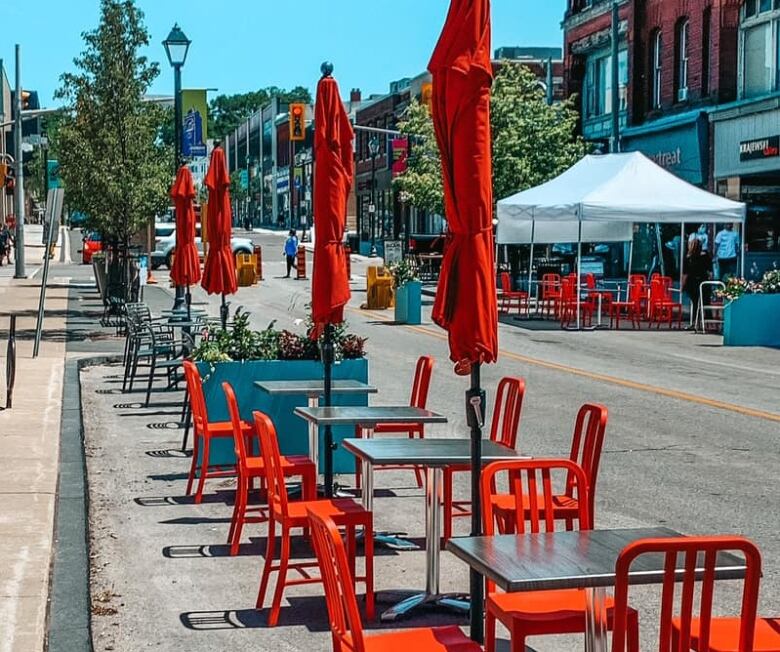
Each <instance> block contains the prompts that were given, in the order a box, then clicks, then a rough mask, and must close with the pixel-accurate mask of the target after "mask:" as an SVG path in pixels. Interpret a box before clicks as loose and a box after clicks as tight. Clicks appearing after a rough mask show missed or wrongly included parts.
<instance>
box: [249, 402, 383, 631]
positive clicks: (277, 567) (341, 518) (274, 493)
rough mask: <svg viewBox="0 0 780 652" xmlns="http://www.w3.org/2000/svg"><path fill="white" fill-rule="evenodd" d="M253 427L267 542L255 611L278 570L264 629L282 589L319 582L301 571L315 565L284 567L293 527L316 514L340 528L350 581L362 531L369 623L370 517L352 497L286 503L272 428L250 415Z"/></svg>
mask: <svg viewBox="0 0 780 652" xmlns="http://www.w3.org/2000/svg"><path fill="white" fill-rule="evenodd" d="M253 414H254V417H255V428H256V430H257V432H258V434H259V435H260V449H261V450H262V452H263V462H264V464H265V468H266V483H267V484H268V543H267V548H266V552H265V563H264V564H263V574H262V577H261V579H260V589H259V591H258V594H257V604H256V606H257V608H258V609H262V608H263V604H264V602H265V594H266V590H267V589H268V584H269V579H270V577H271V573H272V572H273V571H278V573H279V575H278V577H277V579H276V590H275V591H274V595H273V600H272V602H271V610H270V612H269V614H268V626H269V627H274V626H276V623H277V622H278V620H279V611H280V609H281V605H282V594H283V593H284V587H285V586H296V585H299V584H311V583H314V582H320V581H321V578H319V577H314V578H313V577H311V576H310V575H309V574H308V573H307V571H306V569H307V568H312V567H314V566H316V565H317V564H316V562H296V563H290V542H291V533H290V530H292V529H293V528H298V527H299V528H303V529H304V530H305V529H306V528H307V527H308V525H309V519H308V510H309V509H316V510H317V513H318V514H323V515H327V516H328V517H330V518H331V519H333V521H334V522H335V523H336V524H337V525H338V526H339V527H343V528H345V529H346V535H347V551H348V554H349V563H350V569H351V570H352V575H353V577H354V571H355V556H356V553H355V548H356V546H355V531H356V529H357V528H358V527H360V528H362V530H363V533H364V536H363V542H364V557H365V575H364V576H363V577H360V578H357V577H356V578H355V579H360V580H361V581H363V582H365V585H366V616H367V617H368V618H369V619H373V618H374V536H373V533H374V528H373V517H372V514H371V512H369V511H367V510H366V509H364V508H363V506H362V505H361V504H360V503H359V502H357V501H355V500H353V499H352V498H334V499H322V500H301V501H296V502H290V501H289V500H288V498H287V487H286V485H285V483H284V471H283V468H282V460H281V456H280V455H279V442H278V440H277V437H276V429H275V428H274V424H273V422H272V421H271V419H270V418H269V417H268V415H266V414H263V413H262V412H254V413H253ZM277 524H279V526H280V527H281V537H280V538H281V555H280V557H279V563H278V564H274V557H275V552H276V525H277ZM290 569H292V570H297V571H298V572H299V573H300V574H301V575H302V578H301V579H295V580H288V579H287V571H288V570H290Z"/></svg>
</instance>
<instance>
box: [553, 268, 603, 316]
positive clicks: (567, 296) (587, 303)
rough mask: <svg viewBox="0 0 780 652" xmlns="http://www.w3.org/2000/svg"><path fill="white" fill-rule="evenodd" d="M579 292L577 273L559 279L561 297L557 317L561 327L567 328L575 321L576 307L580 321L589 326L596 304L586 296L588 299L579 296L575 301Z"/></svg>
mask: <svg viewBox="0 0 780 652" xmlns="http://www.w3.org/2000/svg"><path fill="white" fill-rule="evenodd" d="M578 294H579V286H578V285H577V275H576V274H575V275H573V276H571V275H570V276H568V277H567V278H564V279H562V280H561V298H560V301H559V308H558V317H559V318H560V320H561V327H562V328H569V327H570V326H571V325H572V324H576V323H577V309H578V307H579V311H580V320H581V321H580V323H581V324H582V325H584V326H591V325H592V324H593V312H594V311H595V309H596V304H595V303H594V302H593V301H592V300H591V299H590V297H588V299H582V298H581V297H580V300H579V302H578V301H577V295H578Z"/></svg>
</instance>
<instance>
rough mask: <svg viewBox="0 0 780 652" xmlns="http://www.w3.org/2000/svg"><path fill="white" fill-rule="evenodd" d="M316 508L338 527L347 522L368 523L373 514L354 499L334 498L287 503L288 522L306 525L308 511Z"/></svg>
mask: <svg viewBox="0 0 780 652" xmlns="http://www.w3.org/2000/svg"><path fill="white" fill-rule="evenodd" d="M312 506H314V507H315V508H316V509H317V513H318V514H323V515H324V516H327V517H328V518H331V519H333V520H334V521H335V522H336V523H337V524H338V525H344V523H345V521H350V522H353V523H363V522H367V521H366V519H370V514H371V512H367V511H366V510H365V508H364V507H363V505H361V504H360V503H359V502H357V501H355V500H353V499H352V498H334V499H333V500H326V499H321V500H317V501H314V502H311V501H308V500H302V501H296V502H290V503H287V515H286V517H285V518H286V519H287V520H288V521H294V522H295V523H298V522H300V523H304V524H305V523H306V521H307V520H308V518H309V515H308V510H309V509H310V508H311V507H312ZM291 527H296V525H291Z"/></svg>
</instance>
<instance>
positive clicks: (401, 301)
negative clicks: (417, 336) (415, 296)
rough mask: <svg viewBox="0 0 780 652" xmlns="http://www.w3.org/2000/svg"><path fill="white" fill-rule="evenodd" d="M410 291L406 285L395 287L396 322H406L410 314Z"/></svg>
mask: <svg viewBox="0 0 780 652" xmlns="http://www.w3.org/2000/svg"><path fill="white" fill-rule="evenodd" d="M407 295H408V292H407V290H406V285H402V286H401V287H397V288H396V289H395V315H394V318H395V322H396V324H405V323H406V322H407V320H408V316H409V309H408V308H409V307H408V300H407Z"/></svg>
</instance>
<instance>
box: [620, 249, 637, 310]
mask: <svg viewBox="0 0 780 652" xmlns="http://www.w3.org/2000/svg"><path fill="white" fill-rule="evenodd" d="M633 266H634V238H633V234H632V237H631V242H630V243H629V245H628V271H627V272H626V301H628V288H629V287H631V268H632V267H633ZM618 301H620V288H618Z"/></svg>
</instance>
